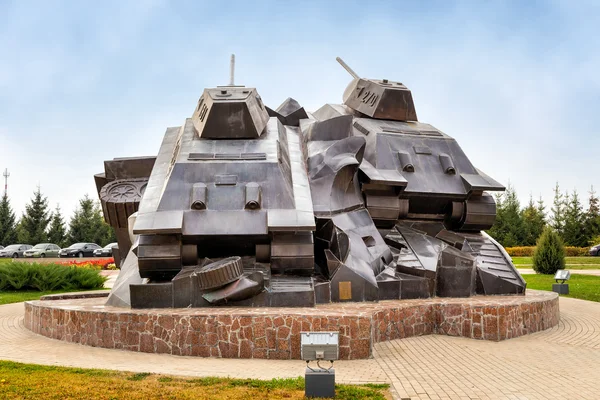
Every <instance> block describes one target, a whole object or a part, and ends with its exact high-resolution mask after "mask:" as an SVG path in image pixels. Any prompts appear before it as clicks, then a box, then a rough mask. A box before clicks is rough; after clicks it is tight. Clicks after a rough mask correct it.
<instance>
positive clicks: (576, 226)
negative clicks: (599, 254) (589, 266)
mask: <svg viewBox="0 0 600 400" xmlns="http://www.w3.org/2000/svg"><path fill="white" fill-rule="evenodd" d="M565 200H566V205H565V211H564V225H563V233H562V239H563V241H564V243H565V245H567V246H578V247H585V246H587V244H588V241H589V240H590V237H588V236H587V235H586V233H585V230H584V229H583V227H584V218H583V217H584V215H583V207H582V206H581V202H580V201H579V195H578V194H577V190H573V194H572V195H570V196H569V194H568V193H567V194H566V196H565Z"/></svg>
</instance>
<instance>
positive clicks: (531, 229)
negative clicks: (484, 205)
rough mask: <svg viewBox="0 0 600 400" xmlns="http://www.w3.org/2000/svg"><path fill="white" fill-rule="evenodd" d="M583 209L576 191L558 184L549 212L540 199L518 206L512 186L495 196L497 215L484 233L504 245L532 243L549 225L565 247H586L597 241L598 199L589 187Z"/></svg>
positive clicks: (599, 229)
mask: <svg viewBox="0 0 600 400" xmlns="http://www.w3.org/2000/svg"><path fill="white" fill-rule="evenodd" d="M587 203H588V204H587V208H586V209H584V206H583V204H582V201H581V200H580V197H579V194H578V193H577V191H576V190H573V191H572V192H570V193H569V192H568V191H566V192H564V193H563V192H562V191H561V189H560V186H559V185H558V183H557V184H556V186H555V188H554V200H553V203H552V206H551V207H550V210H549V212H547V211H546V206H545V205H544V202H543V201H542V199H541V198H540V199H539V200H538V201H537V202H536V201H534V200H533V198H532V197H530V198H529V203H528V204H527V205H526V206H525V207H524V208H521V204H520V203H519V199H518V197H517V193H516V191H515V189H514V187H513V186H512V185H510V184H509V185H508V187H507V188H506V191H505V192H504V193H501V194H497V195H496V207H497V215H496V222H495V224H494V226H493V227H492V228H491V229H490V230H489V231H488V233H489V234H490V235H491V236H492V237H494V238H495V239H496V240H498V241H499V242H500V243H501V244H502V245H503V246H505V247H513V246H535V244H536V241H537V239H538V238H539V237H540V235H541V234H542V232H543V230H544V228H545V227H546V226H549V227H551V228H553V229H554V230H555V231H556V233H557V234H558V235H559V237H560V238H561V239H562V241H563V242H564V244H565V245H566V246H577V247H586V246H589V245H591V244H597V243H598V242H600V237H599V235H600V200H599V199H598V196H597V195H596V192H595V191H594V187H593V186H592V187H591V189H590V191H589V197H588V201H587Z"/></svg>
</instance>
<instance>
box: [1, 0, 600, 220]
mask: <svg viewBox="0 0 600 400" xmlns="http://www.w3.org/2000/svg"><path fill="white" fill-rule="evenodd" d="M599 33H600V3H598V2H594V1H577V2H569V1H545V2H537V1H530V2H522V1H515V2H510V1H497V2H494V1H473V2H467V1H465V2H463V1H459V2H452V1H431V2H426V1H424V2H414V1H407V2H402V1H390V2H386V1H373V2H366V1H359V2H353V1H314V2H300V1H271V2H267V1H263V2H256V3H255V2H246V1H228V2H219V1H206V2H204V1H171V2H167V1H142V0H139V1H114V2H111V1H104V2H83V1H82V2H78V1H67V2H60V1H52V2H46V1H40V2H31V1H24V0H19V1H7V0H0V55H1V57H0V167H1V169H2V170H3V169H4V168H5V167H6V168H8V169H9V170H10V172H11V177H10V179H9V194H10V197H11V200H12V204H13V207H14V208H15V209H16V211H17V212H18V214H19V215H20V214H21V212H22V210H23V208H24V204H25V203H26V202H27V201H28V200H29V199H30V198H31V196H32V193H33V191H34V190H35V188H36V186H37V185H38V184H39V185H40V186H41V189H42V192H43V193H44V194H45V195H46V196H48V198H49V200H50V203H51V205H52V207H54V206H55V205H56V204H57V203H59V204H60V206H61V208H62V209H63V211H64V212H65V213H66V214H67V215H69V216H70V214H71V212H72V211H73V209H74V208H75V206H76V204H77V201H78V199H79V198H81V197H82V196H83V195H84V194H86V193H89V194H90V195H91V196H96V194H95V187H94V183H93V174H94V173H97V172H101V171H102V169H103V164H102V162H103V160H105V159H111V158H113V157H123V156H134V155H154V154H156V153H157V151H158V148H159V146H160V142H161V139H162V136H163V133H164V131H165V128H166V127H167V126H177V125H181V124H182V123H183V121H184V119H185V118H186V117H189V116H191V114H192V111H193V109H194V107H195V105H196V101H197V100H198V97H199V96H200V94H201V93H202V90H203V89H204V88H205V87H213V86H216V85H222V84H226V83H227V82H228V62H229V55H230V54H231V53H235V54H236V58H237V68H236V83H238V84H245V85H246V86H251V87H256V88H258V91H259V93H260V94H261V96H262V98H263V100H264V101H265V103H266V104H267V105H270V106H271V107H277V106H278V105H279V104H280V103H281V102H282V101H283V100H284V99H285V98H287V97H290V96H291V97H294V98H295V99H297V100H298V101H299V102H300V103H301V104H302V105H304V106H305V108H307V109H308V110H315V109H317V108H319V107H320V106H321V105H323V104H325V103H335V102H340V101H341V96H342V93H343V90H344V89H345V87H346V85H347V84H348V82H349V80H350V78H349V75H348V74H347V73H346V72H345V71H344V70H343V69H341V67H340V66H339V65H338V64H337V63H336V62H335V57H336V56H341V57H342V58H344V59H345V60H346V61H347V62H348V64H350V65H351V66H352V68H353V69H354V70H355V71H357V72H358V73H359V74H360V75H361V76H364V77H369V78H388V79H393V80H398V81H401V82H404V83H405V84H406V85H407V86H408V87H409V88H410V89H411V90H412V92H413V97H414V100H415V105H416V107H417V113H418V116H419V119H420V120H421V121H423V122H427V123H431V124H432V125H434V126H435V127H437V128H439V129H441V130H442V131H444V132H446V133H447V134H449V135H451V136H453V137H454V138H456V139H457V140H458V142H459V144H460V145H461V146H462V148H463V149H464V150H465V152H466V154H467V155H468V156H469V157H470V159H471V161H472V162H473V163H474V164H475V166H477V167H478V168H479V169H481V170H483V171H485V172H486V173H487V174H489V175H490V176H492V177H494V178H495V179H496V180H498V181H500V182H502V183H504V184H507V183H508V182H509V181H510V182H511V183H512V184H513V185H514V186H515V187H516V189H517V191H518V193H519V196H520V198H521V200H522V201H523V202H525V201H527V199H528V198H529V195H530V193H531V194H532V195H533V196H534V197H536V198H537V197H538V196H540V195H541V196H542V197H543V198H544V199H545V200H546V203H547V204H548V203H549V202H550V201H551V199H552V188H553V187H554V184H555V183H556V182H557V181H558V182H559V183H560V185H561V187H562V188H564V189H566V190H574V189H576V190H578V191H579V193H580V195H582V196H583V197H584V198H587V192H588V190H589V187H590V185H592V184H593V185H595V186H596V187H598V189H599V190H600V178H599V176H600V174H599V170H600V169H599V168H598V167H599V166H600V161H599V160H600V136H599V135H598V134H597V126H598V114H599V112H598V111H599V110H600V73H599V71H600V41H599V40H598V36H599Z"/></svg>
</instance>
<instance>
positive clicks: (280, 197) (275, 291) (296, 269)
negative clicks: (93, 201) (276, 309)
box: [95, 56, 525, 308]
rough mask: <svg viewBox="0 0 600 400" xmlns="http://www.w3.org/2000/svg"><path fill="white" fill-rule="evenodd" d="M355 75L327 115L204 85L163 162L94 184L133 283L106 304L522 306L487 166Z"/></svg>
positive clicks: (164, 150) (410, 106) (131, 166)
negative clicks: (496, 301) (474, 302)
mask: <svg viewBox="0 0 600 400" xmlns="http://www.w3.org/2000/svg"><path fill="white" fill-rule="evenodd" d="M338 61H339V62H340V64H342V66H343V67H344V68H345V69H346V70H347V71H348V72H349V73H350V74H351V75H352V77H353V80H352V82H351V83H350V84H349V86H348V88H347V89H346V91H345V93H344V96H343V104H341V105H337V104H326V105H324V106H323V107H321V108H320V109H318V110H317V111H315V112H314V113H309V112H306V111H305V110H304V108H302V107H301V106H300V104H298V102H296V101H295V100H293V99H291V98H288V99H287V100H286V101H285V102H284V103H283V104H282V105H281V106H279V108H277V109H276V110H273V109H270V108H268V107H266V106H265V105H264V104H263V102H262V99H261V98H260V96H259V94H258V92H257V90H256V89H255V88H246V87H244V86H236V85H234V79H233V70H234V68H233V65H234V58H233V56H232V61H231V79H230V84H229V85H228V86H219V87H217V88H213V89H205V90H204V93H203V94H202V96H201V97H200V99H199V101H198V104H197V106H196V108H195V110H194V112H193V114H192V117H191V118H188V119H187V120H186V121H185V123H184V125H182V126H180V127H174V128H168V129H167V131H166V133H165V136H164V139H163V142H162V145H161V148H160V151H159V153H158V156H157V157H142V158H119V159H114V160H111V161H106V162H105V163H104V169H105V172H104V173H102V174H97V175H96V176H95V179H96V186H97V188H98V194H99V196H100V199H101V203H102V207H103V212H104V216H105V219H106V220H107V222H108V223H109V224H110V225H111V226H113V227H114V228H115V231H116V233H117V238H118V242H119V250H118V254H116V258H117V260H116V261H117V262H118V263H120V265H121V271H120V274H119V277H118V278H117V281H116V283H115V286H114V288H113V290H112V292H111V294H110V296H109V299H108V302H107V304H108V305H113V306H131V307H134V308H150V307H210V306H222V305H235V306H252V307H262V306H281V307H283V306H285V307H290V306H304V307H306V306H314V305H315V304H320V303H329V302H344V301H378V300H390V299H411V298H428V297H432V296H442V297H467V296H471V295H475V294H484V295H499V294H523V293H524V292H525V282H524V281H523V279H522V278H521V277H520V275H519V273H518V272H517V271H516V269H515V268H514V266H513V264H512V263H511V260H510V257H509V256H508V255H507V254H506V252H505V251H504V249H503V248H502V246H500V245H499V244H498V243H497V242H496V241H494V239H492V238H491V237H489V236H488V235H487V234H486V233H484V232H482V231H483V230H485V229H489V228H490V227H491V226H492V225H493V223H494V219H495V215H496V205H495V202H494V199H493V197H492V196H491V195H489V194H488V193H487V192H489V191H502V190H504V187H503V186H502V185H500V184H499V183H498V182H496V181H495V180H493V179H491V178H490V177H488V176H487V175H485V174H484V173H482V172H481V171H479V170H477V169H476V168H475V167H474V166H473V165H472V164H471V162H470V161H469V159H468V158H467V157H466V155H465V154H464V153H463V151H462V150H461V148H460V146H459V145H458V143H457V142H456V141H455V140H454V139H453V138H451V137H449V136H448V135H446V134H444V133H443V132H441V131H439V130H438V129H436V128H434V127H433V126H431V125H429V124H425V123H421V122H418V120H417V114H416V110H415V106H414V103H413V99H412V94H411V92H410V90H409V89H408V88H407V87H406V86H405V85H403V84H402V83H399V82H393V81H388V80H387V79H383V80H376V79H363V78H360V77H359V76H358V75H357V74H356V73H354V72H353V71H352V70H351V69H350V68H349V67H348V66H347V65H346V64H345V63H344V62H343V61H342V60H341V59H339V58H338Z"/></svg>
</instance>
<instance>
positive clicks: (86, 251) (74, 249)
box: [58, 243, 101, 257]
mask: <svg viewBox="0 0 600 400" xmlns="http://www.w3.org/2000/svg"><path fill="white" fill-rule="evenodd" d="M100 248H101V247H100V246H98V245H97V244H96V243H75V244H72V245H70V246H69V247H67V248H66V249H62V250H61V251H59V252H58V256H59V257H93V256H94V250H97V249H100Z"/></svg>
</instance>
